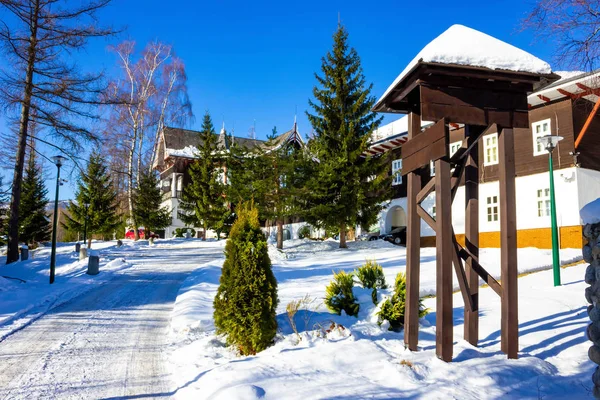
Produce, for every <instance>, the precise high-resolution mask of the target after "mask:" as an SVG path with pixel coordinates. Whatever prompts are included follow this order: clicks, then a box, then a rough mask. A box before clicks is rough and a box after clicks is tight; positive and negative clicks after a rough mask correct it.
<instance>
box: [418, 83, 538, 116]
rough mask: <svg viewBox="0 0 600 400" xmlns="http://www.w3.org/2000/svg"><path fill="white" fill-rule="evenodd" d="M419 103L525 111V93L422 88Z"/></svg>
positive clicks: (439, 87) (446, 87)
mask: <svg viewBox="0 0 600 400" xmlns="http://www.w3.org/2000/svg"><path fill="white" fill-rule="evenodd" d="M421 102H423V103H436V104H447V105H455V106H461V107H476V108H483V109H485V108H490V109H499V110H521V111H527V95H526V94H525V93H510V92H497V91H491V90H482V89H473V88H465V87H456V86H454V87H452V86H450V87H449V86H445V85H444V86H422V87H421Z"/></svg>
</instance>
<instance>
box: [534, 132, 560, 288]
mask: <svg viewBox="0 0 600 400" xmlns="http://www.w3.org/2000/svg"><path fill="white" fill-rule="evenodd" d="M562 139H563V137H562V136H556V135H545V136H542V137H539V138H537V142H538V143H539V144H541V145H542V146H543V147H544V148H545V149H546V150H547V151H548V165H549V168H548V169H549V171H550V224H551V226H552V270H553V271H554V286H560V258H559V255H558V226H557V223H556V199H555V197H554V167H553V165H552V152H553V151H554V149H555V148H556V145H557V144H558V142H560V141H561V140H562Z"/></svg>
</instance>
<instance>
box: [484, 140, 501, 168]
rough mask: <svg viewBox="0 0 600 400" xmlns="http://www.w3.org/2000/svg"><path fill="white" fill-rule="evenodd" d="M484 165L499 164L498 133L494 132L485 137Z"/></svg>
mask: <svg viewBox="0 0 600 400" xmlns="http://www.w3.org/2000/svg"><path fill="white" fill-rule="evenodd" d="M483 157H484V162H483V165H494V164H498V134H497V133H492V134H491V135H485V136H484V137H483Z"/></svg>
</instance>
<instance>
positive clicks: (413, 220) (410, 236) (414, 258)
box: [404, 113, 421, 351]
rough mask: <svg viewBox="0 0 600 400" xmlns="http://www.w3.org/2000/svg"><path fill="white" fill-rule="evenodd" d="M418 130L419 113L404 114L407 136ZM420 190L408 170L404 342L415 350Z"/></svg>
mask: <svg viewBox="0 0 600 400" xmlns="http://www.w3.org/2000/svg"><path fill="white" fill-rule="evenodd" d="M420 132H421V117H420V116H419V115H418V114H416V113H410V114H409V116H408V137H409V140H410V139H411V138H414V137H416V136H417V135H419V134H420ZM420 190H421V175H419V174H418V173H416V172H410V173H409V174H408V177H407V202H408V205H407V221H406V222H407V224H406V308H405V313H404V344H405V345H406V346H407V347H408V349H409V350H411V351H417V344H418V342H419V279H420V277H419V275H420V268H421V266H420V263H421V220H420V219H419V215H418V214H417V207H418V204H417V199H416V197H417V193H419V191H420Z"/></svg>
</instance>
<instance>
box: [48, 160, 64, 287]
mask: <svg viewBox="0 0 600 400" xmlns="http://www.w3.org/2000/svg"><path fill="white" fill-rule="evenodd" d="M64 160H66V158H65V157H63V156H54V157H52V161H53V162H54V164H56V170H57V172H56V194H55V196H54V218H53V221H52V254H51V255H50V283H54V271H55V269H56V225H57V222H58V190H59V188H60V185H61V182H60V167H62V164H63V161H64Z"/></svg>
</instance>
